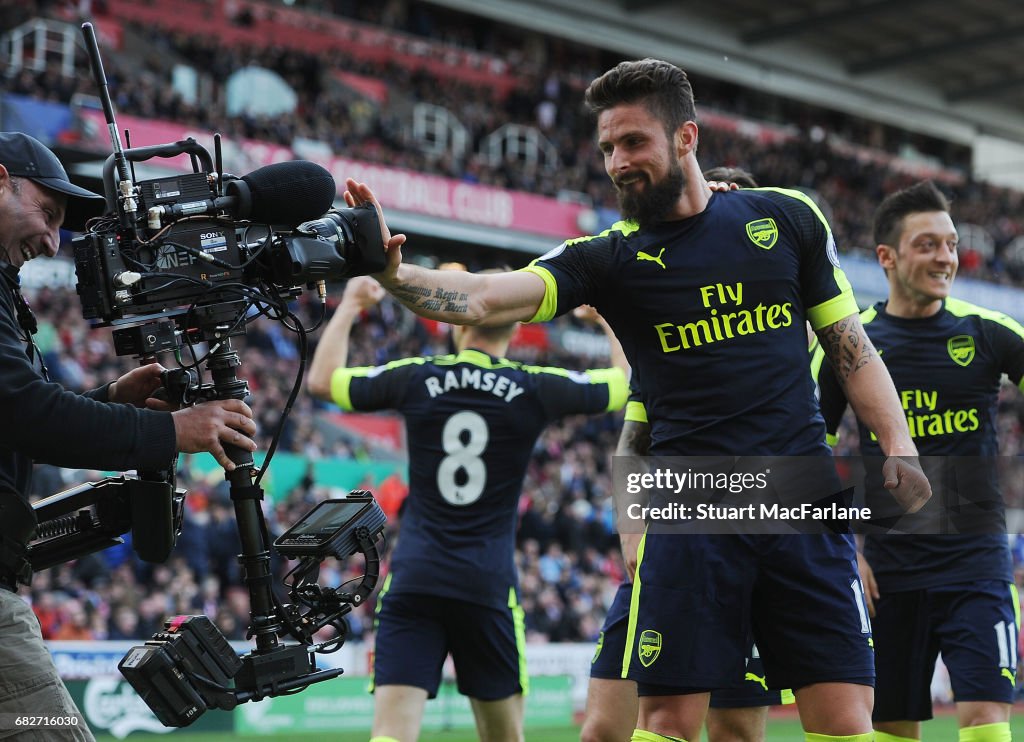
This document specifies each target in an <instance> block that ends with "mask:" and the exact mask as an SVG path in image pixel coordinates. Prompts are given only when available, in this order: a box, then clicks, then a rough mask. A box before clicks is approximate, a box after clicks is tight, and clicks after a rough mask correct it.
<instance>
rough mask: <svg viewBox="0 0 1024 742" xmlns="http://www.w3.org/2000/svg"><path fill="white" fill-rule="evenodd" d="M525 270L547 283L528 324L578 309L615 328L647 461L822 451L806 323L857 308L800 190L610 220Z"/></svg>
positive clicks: (826, 321) (825, 233)
mask: <svg viewBox="0 0 1024 742" xmlns="http://www.w3.org/2000/svg"><path fill="white" fill-rule="evenodd" d="M524 270H529V271H532V272H534V273H536V274H538V275H539V276H540V277H541V278H543V279H544V281H545V283H546V285H547V289H546V292H545V296H544V300H543V302H542V303H541V306H540V309H539V310H538V311H537V314H536V316H535V317H534V320H535V321H543V320H547V319H550V318H551V317H553V316H556V315H559V314H562V313H563V312H566V311H568V310H569V309H571V308H572V307H574V306H576V305H578V304H584V303H586V304H592V305H594V306H595V307H597V309H598V311H600V312H601V314H602V315H603V316H604V317H605V319H606V320H607V321H608V323H609V324H610V325H611V326H612V328H613V329H614V330H615V334H616V336H617V337H618V338H619V340H620V342H621V343H622V346H623V349H624V350H625V352H626V356H627V358H628V359H629V362H630V365H631V366H632V368H633V373H634V375H635V376H638V377H639V378H640V380H641V389H642V392H641V394H642V402H643V407H644V409H645V410H646V414H647V418H648V421H649V423H650V425H651V449H650V453H651V455H656V456H665V455H668V456H673V455H674V456H691V455H737V454H738V455H787V454H788V455H827V453H828V448H827V446H826V444H825V431H824V424H823V422H822V419H821V416H820V414H819V412H818V405H817V401H816V400H815V398H814V384H813V381H812V379H811V378H810V376H809V374H807V373H806V372H805V369H806V368H807V335H806V330H805V324H804V323H805V319H809V320H810V321H811V324H812V326H813V327H814V328H815V329H818V328H821V327H825V326H827V325H830V324H832V323H834V322H836V321H838V320H839V319H841V318H843V317H846V316H849V315H851V314H854V313H855V312H856V311H857V306H856V302H855V300H854V298H853V291H852V289H851V288H850V284H849V282H848V281H847V279H846V276H845V275H844V274H843V272H842V270H840V268H839V259H838V257H837V254H836V249H835V243H834V241H833V239H832V234H831V231H830V230H829V227H828V224H827V223H826V221H825V220H824V218H823V217H822V216H821V213H820V212H819V211H818V209H817V208H816V207H815V206H814V204H813V203H812V202H811V201H810V200H809V199H808V198H807V197H806V196H804V195H803V194H801V193H799V192H798V191H788V190H781V189H772V188H761V189H743V190H740V191H731V192H727V193H715V194H713V195H712V196H711V199H710V201H709V202H708V204H707V207H706V208H705V209H704V210H703V211H702V212H700V213H699V214H696V215H695V216H692V217H689V218H687V219H682V220H678V221H672V222H664V223H661V224H657V225H654V226H652V227H650V228H644V229H639V228H638V227H637V225H636V224H635V223H632V222H620V223H617V224H616V225H614V226H613V227H612V228H610V229H609V230H607V231H605V232H602V233H601V234H599V235H596V236H593V237H584V238H579V239H574V240H569V241H567V242H566V243H564V244H563V245H561V246H560V247H559V248H557V249H556V250H554V251H552V252H551V253H548V254H547V255H545V256H543V257H541V258H539V259H538V260H536V261H534V262H533V263H532V264H531V265H530V266H528V267H527V268H525V269H524Z"/></svg>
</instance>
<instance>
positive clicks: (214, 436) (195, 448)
mask: <svg viewBox="0 0 1024 742" xmlns="http://www.w3.org/2000/svg"><path fill="white" fill-rule="evenodd" d="M171 415H172V417H173V418H174V435H175V439H176V441H177V448H178V450H179V451H180V452H182V453H199V452H200V451H209V452H210V453H211V454H213V457H214V458H215V459H217V463H219V464H220V465H221V466H223V467H224V468H225V469H227V470H228V471H234V469H235V463H234V462H233V461H232V460H231V458H230V457H229V456H228V454H227V452H226V451H225V450H224V444H228V443H230V444H231V445H233V446H237V447H238V448H242V449H245V450H246V451H255V450H256V442H255V441H253V440H252V438H250V437H249V436H252V435H255V434H256V423H255V422H254V421H253V419H252V410H251V409H250V408H249V405H247V404H246V403H245V402H243V401H241V400H240V399H217V400H213V401H210V402H203V403H202V404H198V405H195V406H194V407H186V408H185V409H183V410H178V411H177V412H172V413H171Z"/></svg>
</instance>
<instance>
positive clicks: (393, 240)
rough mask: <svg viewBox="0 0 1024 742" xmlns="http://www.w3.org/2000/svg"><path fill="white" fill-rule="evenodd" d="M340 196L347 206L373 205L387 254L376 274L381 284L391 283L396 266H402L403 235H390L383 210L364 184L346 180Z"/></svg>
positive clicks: (350, 179) (349, 179) (368, 187)
mask: <svg viewBox="0 0 1024 742" xmlns="http://www.w3.org/2000/svg"><path fill="white" fill-rule="evenodd" d="M342 196H343V197H344V199H345V203H346V204H348V205H349V206H361V205H363V204H373V207H374V208H375V209H377V218H378V219H379V220H380V236H381V238H382V239H383V241H384V249H385V252H386V254H387V263H386V264H385V266H384V270H382V271H381V272H380V273H378V274H377V276H378V277H379V279H380V281H381V283H388V282H389V281H393V280H394V279H395V278H396V277H397V275H398V266H400V265H401V264H402V249H401V248H402V245H404V244H405V240H406V237H405V235H404V234H396V235H392V234H391V230H390V229H388V225H387V223H386V222H385V221H384V210H383V209H381V207H380V202H379V201H377V198H376V197H375V196H374V195H373V191H371V190H370V186H368V185H366V183H359V182H357V181H356V180H354V179H353V178H348V179H347V180H346V181H345V192H344V193H343V194H342Z"/></svg>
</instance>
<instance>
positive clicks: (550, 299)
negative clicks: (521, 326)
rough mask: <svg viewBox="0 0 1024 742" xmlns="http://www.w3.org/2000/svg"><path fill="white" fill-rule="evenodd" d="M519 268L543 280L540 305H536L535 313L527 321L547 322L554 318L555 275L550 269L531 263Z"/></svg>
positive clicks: (555, 306) (556, 293) (555, 299)
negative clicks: (542, 296)
mask: <svg viewBox="0 0 1024 742" xmlns="http://www.w3.org/2000/svg"><path fill="white" fill-rule="evenodd" d="M519 270H521V271H526V272H527V273H534V274H536V275H538V276H540V277H541V279H542V280H543V281H544V298H543V299H542V300H541V302H540V306H539V307H537V313H536V314H534V315H533V317H531V318H530V320H529V321H530V322H547V321H548V320H550V319H554V318H555V312H556V311H557V310H558V283H557V282H556V281H555V277H554V276H552V275H551V271H549V270H548V269H547V268H543V267H541V266H539V265H534V264H533V263H531V264H530V265H528V266H526V267H525V268H520V269H519Z"/></svg>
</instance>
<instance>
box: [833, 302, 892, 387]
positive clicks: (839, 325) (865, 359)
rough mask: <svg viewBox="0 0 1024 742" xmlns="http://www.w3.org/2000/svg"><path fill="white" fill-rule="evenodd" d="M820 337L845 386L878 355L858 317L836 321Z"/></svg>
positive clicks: (834, 368)
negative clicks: (852, 376) (854, 373)
mask: <svg viewBox="0 0 1024 742" xmlns="http://www.w3.org/2000/svg"><path fill="white" fill-rule="evenodd" d="M820 339H821V345H822V348H823V349H824V351H825V353H826V355H827V356H828V360H829V363H830V364H832V369H833V370H834V371H835V375H836V379H838V380H839V383H840V384H841V385H842V386H844V387H845V386H846V382H847V381H848V380H849V378H850V375H851V374H852V373H853V372H855V371H856V370H857V369H859V368H861V367H862V366H866V365H867V364H868V363H870V362H871V360H872V359H873V358H877V357H878V354H877V353H876V352H875V348H874V346H873V345H872V344H871V340H869V339H868V336H867V333H866V332H864V328H863V326H861V324H860V322H859V321H857V318H856V317H847V318H846V319H842V320H840V321H839V322H836V323H835V324H834V325H832V326H830V327H829V328H828V329H826V330H825V332H824V337H822V338H820Z"/></svg>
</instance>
